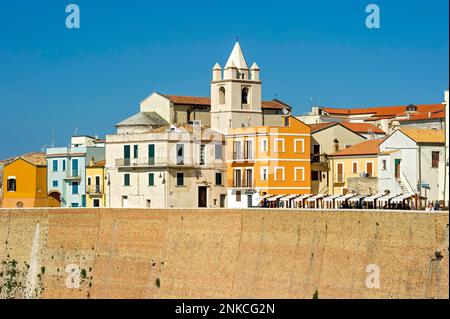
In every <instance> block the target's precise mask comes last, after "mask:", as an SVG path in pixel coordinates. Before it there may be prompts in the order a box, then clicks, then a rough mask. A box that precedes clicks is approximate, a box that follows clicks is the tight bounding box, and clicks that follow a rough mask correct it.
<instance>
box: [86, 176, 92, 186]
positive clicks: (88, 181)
mask: <svg viewBox="0 0 450 319" xmlns="http://www.w3.org/2000/svg"><path fill="white" fill-rule="evenodd" d="M87 184H88V186H91V185H92V177H90V176H89V177H88V178H87Z"/></svg>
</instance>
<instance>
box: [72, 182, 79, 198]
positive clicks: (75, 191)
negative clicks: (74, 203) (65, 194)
mask: <svg viewBox="0 0 450 319" xmlns="http://www.w3.org/2000/svg"><path fill="white" fill-rule="evenodd" d="M78 187H79V183H78V182H72V194H73V195H77V194H78Z"/></svg>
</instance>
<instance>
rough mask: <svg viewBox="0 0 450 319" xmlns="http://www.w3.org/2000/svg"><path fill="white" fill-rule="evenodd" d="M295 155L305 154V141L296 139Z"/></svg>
mask: <svg viewBox="0 0 450 319" xmlns="http://www.w3.org/2000/svg"><path fill="white" fill-rule="evenodd" d="M294 153H305V140H304V139H295V140H294Z"/></svg>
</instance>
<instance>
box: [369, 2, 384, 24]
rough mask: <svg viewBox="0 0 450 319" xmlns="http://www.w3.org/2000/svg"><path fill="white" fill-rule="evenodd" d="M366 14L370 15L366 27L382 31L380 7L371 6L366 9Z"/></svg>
mask: <svg viewBox="0 0 450 319" xmlns="http://www.w3.org/2000/svg"><path fill="white" fill-rule="evenodd" d="M366 13H369V15H368V16H367V18H366V27H367V28H368V29H380V28H381V16H380V7H379V6H378V5H376V4H373V3H372V4H369V5H368V6H367V7H366Z"/></svg>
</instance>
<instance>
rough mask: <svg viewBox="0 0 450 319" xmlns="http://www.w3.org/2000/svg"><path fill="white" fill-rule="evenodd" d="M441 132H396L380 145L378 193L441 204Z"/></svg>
mask: <svg viewBox="0 0 450 319" xmlns="http://www.w3.org/2000/svg"><path fill="white" fill-rule="evenodd" d="M444 143H445V139H444V131H443V130H433V129H413V128H400V129H398V130H396V131H395V132H394V133H392V134H391V135H390V136H388V137H387V138H386V140H385V141H384V142H383V143H381V144H380V155H379V157H378V190H379V191H380V192H383V191H385V190H388V191H390V192H391V193H398V194H400V193H403V194H420V195H421V196H424V197H426V198H427V199H428V201H437V200H443V194H442V192H441V191H440V190H441V186H440V183H441V178H440V175H442V174H444V172H443V171H442V163H443V162H444V151H445V144H444Z"/></svg>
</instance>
